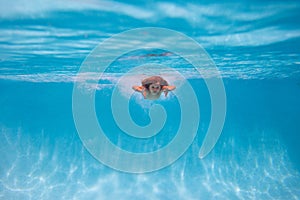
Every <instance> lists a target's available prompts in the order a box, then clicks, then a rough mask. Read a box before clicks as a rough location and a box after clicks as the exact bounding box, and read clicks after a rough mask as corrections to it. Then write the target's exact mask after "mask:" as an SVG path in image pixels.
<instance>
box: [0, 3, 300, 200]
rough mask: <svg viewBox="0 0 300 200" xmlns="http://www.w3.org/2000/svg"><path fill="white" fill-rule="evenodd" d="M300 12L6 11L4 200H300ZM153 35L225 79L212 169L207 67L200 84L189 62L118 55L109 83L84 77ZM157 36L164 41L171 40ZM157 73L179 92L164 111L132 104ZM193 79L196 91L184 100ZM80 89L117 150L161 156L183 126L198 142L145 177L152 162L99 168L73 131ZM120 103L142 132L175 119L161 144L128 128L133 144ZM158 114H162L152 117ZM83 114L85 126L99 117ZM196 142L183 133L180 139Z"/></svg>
mask: <svg viewBox="0 0 300 200" xmlns="http://www.w3.org/2000/svg"><path fill="white" fill-rule="evenodd" d="M299 10H300V3H299V2H298V1H246V0H244V1H228V2H226V1H224V2H222V3H221V2H211V1H202V2H198V1H188V2H186V1H179V0H178V1H149V2H148V3H146V4H144V3H142V2H141V3H133V2H132V3H131V2H127V1H93V0H92V1H64V2H62V1H48V0H46V1H40V0H33V1H29V2H27V1H24V0H18V1H12V2H5V1H1V2H0V11H1V12H0V29H1V30H0V130H1V132H0V156H1V159H0V199H5V200H10V199H149V200H150V199H151V200H153V199H187V200H189V199H300V157H299V154H300V145H299V144H298V143H299V141H300V117H299V115H300V106H299V102H300V48H299V47H300V23H299V19H300V12H299ZM143 27H160V28H166V29H170V30H173V31H176V32H179V33H181V34H184V35H186V36H187V37H189V38H192V39H193V40H194V41H196V42H198V43H199V44H200V45H201V46H202V47H203V48H204V49H205V51H206V52H207V55H208V57H209V58H211V61H212V62H213V63H214V64H215V66H216V67H217V69H218V71H217V72H218V73H219V75H220V77H221V80H222V84H223V85H224V89H225V94H226V101H225V103H226V104H225V105H226V116H225V120H224V124H223V125H222V131H221V133H220V137H219V138H218V140H216V144H215V146H214V148H212V150H211V151H209V152H207V155H206V156H205V157H203V158H199V151H200V149H201V147H202V146H203V142H204V140H205V136H206V135H207V132H208V130H209V128H210V124H211V121H212V115H213V114H212V113H213V111H214V110H213V108H219V107H218V105H219V104H218V105H214V102H213V101H212V97H213V96H214V95H215V94H214V92H215V91H214V90H212V91H211V90H210V88H209V86H208V84H207V83H209V81H210V80H215V79H216V78H220V77H219V75H218V74H216V73H215V71H213V70H211V68H207V67H206V66H203V68H201V70H202V72H203V74H199V73H197V70H195V69H194V68H193V66H192V64H191V63H190V62H188V61H187V60H186V59H184V57H183V56H182V55H181V54H180V52H179V53H176V52H172V51H171V50H168V49H158V48H145V49H143V48H137V49H135V50H133V51H129V52H127V53H124V54H120V55H118V56H117V57H115V58H114V59H113V62H111V63H110V65H109V66H108V67H107V68H106V69H105V71H104V73H103V76H102V77H101V78H100V79H99V77H98V76H99V72H98V71H99V68H97V67H95V68H92V69H93V70H92V71H88V70H87V71H86V72H85V73H84V74H83V75H84V76H78V73H79V71H80V70H81V69H82V66H83V63H84V62H85V61H87V59H86V58H87V57H88V56H91V55H93V53H92V52H95V49H97V47H98V48H99V49H100V50H101V48H102V47H103V45H102V46H101V44H102V42H104V41H106V40H107V39H109V38H111V37H112V36H114V35H115V34H119V33H122V32H123V31H129V30H132V29H135V28H143ZM159 35H160V34H159V33H157V35H155V36H154V38H156V37H157V43H163V42H164V41H163V40H161V38H159ZM145 37H147V33H145ZM136 40H137V39H136V38H135V37H134V35H133V37H130V38H123V39H122V40H118V43H116V45H115V46H112V47H110V48H111V49H113V52H116V51H117V50H119V49H122V48H124V46H126V44H128V43H130V44H133V45H135V44H138V41H136ZM171 41H172V44H173V42H174V46H176V47H180V48H182V49H184V48H187V49H188V48H189V47H190V46H185V45H184V44H183V43H180V41H179V40H178V41H177V40H171ZM144 42H145V41H144ZM146 42H147V41H146ZM176 42H177V43H176ZM99 44H100V46H98V45H99ZM93 50H94V51H93ZM104 52H105V51H104ZM191 52H192V50H191ZM191 52H189V54H188V55H189V56H193V52H192V53H191ZM181 53H182V54H183V53H184V52H181ZM96 56H97V55H96ZM101 56H102V55H101ZM102 58H104V61H105V59H111V58H110V57H109V56H108V55H104V56H103V57H101V59H97V60H96V62H95V65H97V66H98V65H100V64H99V63H101V62H104V61H103V60H102ZM92 66H93V65H92ZM155 66H158V67H155ZM136 67H138V69H136V71H132V70H135V68H136ZM97 73H98V74H97ZM152 74H159V75H162V76H163V77H165V78H166V79H167V80H168V82H169V83H170V84H174V85H176V86H177V88H176V90H175V91H174V92H170V93H169V95H168V97H166V98H165V97H163V95H162V97H161V99H160V100H156V101H150V100H145V99H143V98H142V96H141V95H140V94H138V93H133V91H132V89H131V87H132V85H136V84H140V81H141V80H142V79H143V78H144V77H146V76H147V75H152ZM125 75H126V77H125ZM127 75H128V76H127ZM184 81H186V83H188V84H189V85H190V86H191V88H192V90H193V93H189V92H186V93H184V95H180V94H181V93H179V92H178V93H176V92H177V91H182V89H181V88H183V86H182V85H181V84H182V82H184ZM78 83H80V86H82V87H79V90H80V91H81V92H83V93H86V94H88V95H87V96H88V98H87V99H89V100H90V99H94V105H91V108H92V109H94V111H95V113H94V116H96V117H97V122H98V123H99V126H101V128H102V130H103V132H104V133H105V136H106V137H107V138H108V139H109V140H110V141H111V143H112V144H114V145H115V146H117V147H119V148H120V149H124V150H126V151H128V152H135V153H137V154H143V153H144V154H145V153H149V152H153V151H159V149H163V148H165V147H167V145H168V144H169V143H170V142H172V141H174V138H176V135H177V133H178V132H177V131H178V129H180V127H181V124H182V123H183V121H184V122H185V123H187V124H189V123H190V128H191V130H193V131H194V134H195V135H194V137H192V138H191V139H192V141H191V144H190V145H189V146H187V147H186V149H185V150H184V151H182V152H179V154H180V153H181V154H180V155H179V156H177V157H178V159H174V160H172V161H170V163H169V164H168V165H165V166H163V167H161V168H159V169H157V170H149V171H148V172H145V173H140V172H141V171H143V170H141V171H138V170H139V168H137V169H135V168H134V167H136V166H144V165H141V164H140V163H136V162H131V160H129V161H128V162H126V163H125V161H124V162H123V161H122V162H123V163H121V164H124V165H126V166H129V167H131V168H130V169H135V170H137V171H136V172H137V173H128V172H124V171H123V170H120V169H113V168H114V167H111V166H110V165H108V164H106V163H103V162H99V158H98V157H97V156H95V155H94V154H93V152H91V150H90V149H88V148H87V145H86V144H87V143H85V140H84V137H83V136H82V135H81V133H82V132H81V131H80V130H81V129H80V126H79V125H78V123H77V122H76V117H77V115H76V113H75V114H74V108H75V107H76V105H75V106H74V102H76V99H74V91H76V84H78ZM81 84H82V85H81ZM116 85H118V87H119V90H117V92H118V94H116V95H119V96H117V98H114V94H115V93H114V92H115V91H116V90H115V89H116ZM92 93H94V96H93V95H92ZM216 93H217V92H216ZM112 99H117V100H116V101H115V102H112ZM122 99H123V100H124V101H127V103H128V105H126V106H127V107H126V110H128V113H129V115H130V117H131V120H132V121H133V122H134V123H135V124H136V125H137V126H142V127H143V126H147V125H149V124H151V123H154V122H157V123H160V122H163V121H164V123H163V124H160V125H161V126H162V127H161V129H159V130H158V131H157V134H155V135H152V136H151V137H150V136H149V137H145V138H139V137H143V133H144V132H135V131H134V128H133V126H129V125H128V124H129V123H130V120H129V119H128V122H127V121H125V126H126V125H128V126H129V128H127V129H128V130H129V132H130V130H133V133H132V134H136V136H135V137H133V136H132V135H130V134H127V132H126V131H124V130H125V128H126V127H125V128H124V124H123V125H122V126H121V125H120V124H118V123H117V121H116V119H115V117H116V116H117V115H118V116H119V117H121V118H122V116H127V115H126V114H128V113H126V112H123V109H124V106H122V105H123V104H121V103H122V102H121V100H122ZM193 99H195V100H196V102H197V105H198V108H199V110H198V108H197V107H195V108H194V107H192V108H188V109H187V110H188V111H187V112H188V113H189V115H188V117H184V118H183V117H182V116H186V115H183V114H184V111H183V110H182V109H183V108H184V105H186V104H187V105H194V104H193V103H192V102H193ZM217 102H218V101H217ZM80 103H81V105H82V108H85V107H84V106H85V104H88V102H86V101H81V102H80ZM221 103H224V101H223V102H221ZM155 105H160V106H161V107H163V108H164V112H161V113H165V115H161V113H159V114H155V113H154V114H153V115H151V110H152V111H153V107H154V106H155ZM182 106H183V107H182ZM214 106H216V107H214ZM161 107H160V108H161ZM89 108H90V107H89ZM82 110H84V109H82ZM216 111H217V112H220V113H221V111H219V110H218V109H217V110H216ZM197 112H199V116H200V117H199V118H197ZM195 113H196V114H195ZM194 114H195V116H196V117H191V116H194ZM151 116H152V117H151ZM164 116H165V118H164ZM80 117H82V118H81V119H82V120H83V122H85V123H86V124H87V126H88V125H89V123H90V121H91V120H90V118H89V116H85V115H80ZM127 118H128V117H127ZM127 118H126V119H127ZM155 119H158V120H156V121H155ZM126 123H127V124H126ZM220 123H221V124H222V123H223V122H220ZM86 128H87V129H88V132H89V131H90V132H93V131H94V130H93V129H92V128H91V127H89V126H88V127H86ZM89 128H90V130H89ZM135 128H136V127H135ZM193 131H190V129H188V130H185V129H183V135H184V136H186V137H189V136H190V132H193ZM145 133H146V132H145ZM84 134H85V133H84ZM139 134H141V135H139ZM150 134H151V132H150ZM138 136H139V137H138ZM183 140H184V138H183ZM95 141H96V140H95ZM95 145H96V146H95V148H100V149H101V148H102V146H101V145H100V143H99V145H98V143H95ZM178 148H181V147H179V146H178ZM173 150H174V151H176V148H175V149H173ZM172 153H173V152H168V154H166V157H163V159H166V160H168V159H169V157H168V156H170V157H173V154H172ZM101 155H102V154H101ZM102 156H104V157H105V158H108V159H110V160H112V161H113V164H115V163H114V162H116V163H118V162H117V161H118V160H122V159H123V158H122V156H121V154H118V152H117V151H108V150H107V151H104V155H102ZM159 159H161V158H158V159H155V158H154V159H153V160H151V162H146V163H145V162H143V161H144V160H141V163H142V164H144V163H145V164H146V166H147V165H148V166H155V164H156V163H158V164H160V162H163V159H161V160H159ZM100 160H101V159H100ZM113 164H112V165H113ZM119 164H120V163H119ZM119 167H120V168H122V167H123V166H122V165H121V166H119Z"/></svg>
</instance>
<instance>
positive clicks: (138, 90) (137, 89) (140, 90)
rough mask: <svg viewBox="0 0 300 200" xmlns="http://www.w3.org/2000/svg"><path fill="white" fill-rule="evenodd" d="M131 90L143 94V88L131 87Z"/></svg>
mask: <svg viewBox="0 0 300 200" xmlns="http://www.w3.org/2000/svg"><path fill="white" fill-rule="evenodd" d="M132 89H133V90H134V91H137V92H143V90H144V86H132Z"/></svg>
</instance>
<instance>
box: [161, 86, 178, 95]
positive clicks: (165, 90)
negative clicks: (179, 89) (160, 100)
mask: <svg viewBox="0 0 300 200" xmlns="http://www.w3.org/2000/svg"><path fill="white" fill-rule="evenodd" d="M175 89H176V86H174V85H168V86H163V87H162V90H163V91H164V93H165V96H167V95H168V92H169V91H172V90H175Z"/></svg>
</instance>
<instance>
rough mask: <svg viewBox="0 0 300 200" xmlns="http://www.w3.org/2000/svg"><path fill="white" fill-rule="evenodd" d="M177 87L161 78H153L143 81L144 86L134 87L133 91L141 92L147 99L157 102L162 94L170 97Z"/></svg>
mask: <svg viewBox="0 0 300 200" xmlns="http://www.w3.org/2000/svg"><path fill="white" fill-rule="evenodd" d="M175 88H176V87H175V86H171V85H169V84H168V82H167V81H166V80H164V79H163V78H162V77H160V76H151V77H149V78H146V79H144V80H143V81H142V86H132V89H133V90H135V91H137V92H141V93H142V94H143V96H144V98H145V99H149V100H155V99H158V98H159V97H160V95H161V93H162V92H164V94H165V96H167V95H168V92H169V91H172V90H174V89H175Z"/></svg>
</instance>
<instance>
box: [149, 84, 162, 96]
mask: <svg viewBox="0 0 300 200" xmlns="http://www.w3.org/2000/svg"><path fill="white" fill-rule="evenodd" d="M160 89H161V88H160V85H159V84H157V83H153V84H151V85H149V91H150V93H151V94H154V95H155V94H158V93H159V92H160Z"/></svg>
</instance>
